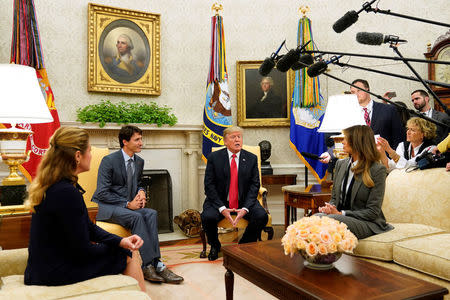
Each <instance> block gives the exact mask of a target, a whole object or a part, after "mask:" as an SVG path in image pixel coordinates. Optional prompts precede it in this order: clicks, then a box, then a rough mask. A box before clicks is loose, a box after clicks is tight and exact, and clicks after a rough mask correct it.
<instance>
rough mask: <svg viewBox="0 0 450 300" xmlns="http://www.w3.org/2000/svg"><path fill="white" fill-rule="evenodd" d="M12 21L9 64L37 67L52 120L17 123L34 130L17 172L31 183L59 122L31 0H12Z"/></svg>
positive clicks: (37, 73)
mask: <svg viewBox="0 0 450 300" xmlns="http://www.w3.org/2000/svg"><path fill="white" fill-rule="evenodd" d="M13 22H14V23H13V35H12V43H11V63H16V64H21V65H26V66H30V67H33V68H35V69H36V76H37V79H38V81H39V84H40V86H41V90H42V94H43V95H44V98H45V99H46V103H47V106H48V109H49V110H50V113H51V115H52V117H53V122H52V123H45V124H17V127H22V128H24V129H28V130H32V131H33V134H31V135H30V136H29V137H28V141H27V150H31V152H30V159H29V160H28V161H27V162H25V163H23V164H22V165H21V166H20V171H21V172H22V173H23V174H24V176H25V177H26V178H27V179H28V180H29V181H30V182H31V180H32V179H33V178H34V177H35V175H36V170H37V167H38V165H39V162H40V161H41V158H42V156H43V155H44V153H45V151H46V150H47V149H48V145H49V139H50V137H51V136H52V135H53V133H54V132H55V130H56V129H58V128H59V126H60V125H59V117H58V112H57V110H56V108H55V102H54V98H53V92H52V89H51V87H50V83H49V81H48V77H47V71H46V70H45V66H44V58H43V54H42V46H41V41H40V38H39V28H38V23H37V18H36V9H35V6H34V1H33V0H15V1H14V16H13Z"/></svg>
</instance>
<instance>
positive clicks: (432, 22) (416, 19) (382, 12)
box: [365, 7, 450, 27]
mask: <svg viewBox="0 0 450 300" xmlns="http://www.w3.org/2000/svg"><path fill="white" fill-rule="evenodd" d="M365 10H366V12H374V13H380V14H385V15H391V16H395V17H400V18H405V19H410V20H414V21H419V22H424V23H429V24H434V25H439V26H444V27H450V24H446V23H441V22H436V21H432V20H426V19H422V18H417V17H413V16H407V15H402V14H398V13H394V12H391V10H390V9H388V10H382V9H378V8H372V7H369V8H366V9H365Z"/></svg>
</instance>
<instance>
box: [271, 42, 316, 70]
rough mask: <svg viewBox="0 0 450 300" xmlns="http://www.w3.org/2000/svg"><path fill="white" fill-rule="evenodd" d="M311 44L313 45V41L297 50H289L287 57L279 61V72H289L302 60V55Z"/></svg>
mask: <svg viewBox="0 0 450 300" xmlns="http://www.w3.org/2000/svg"><path fill="white" fill-rule="evenodd" d="M309 43H311V40H309V41H308V42H307V43H305V44H304V45H303V46H302V47H301V48H298V47H297V48H296V49H291V50H289V52H288V53H286V55H285V56H283V57H282V58H280V60H278V62H277V70H278V71H280V72H287V71H288V70H289V69H290V68H291V66H292V65H293V64H294V63H295V62H297V61H298V60H299V59H300V53H301V52H302V51H303V49H305V48H306V46H308V44H309Z"/></svg>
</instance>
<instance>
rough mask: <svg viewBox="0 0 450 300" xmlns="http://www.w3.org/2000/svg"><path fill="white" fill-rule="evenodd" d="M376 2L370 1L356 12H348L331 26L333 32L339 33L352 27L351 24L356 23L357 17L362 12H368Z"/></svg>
mask: <svg viewBox="0 0 450 300" xmlns="http://www.w3.org/2000/svg"><path fill="white" fill-rule="evenodd" d="M375 1H376V0H372V1H371V2H370V3H369V2H366V3H364V4H363V7H362V8H361V9H360V10H358V11H357V12H356V11H354V10H350V11H348V12H347V13H346V14H345V15H344V16H343V17H342V18H340V19H339V20H337V21H336V22H335V23H334V24H333V30H334V31H335V32H336V33H341V32H342V31H344V30H345V29H347V28H349V27H350V26H352V25H353V24H355V23H356V21H358V15H359V13H360V12H362V11H363V10H365V11H367V12H368V10H369V8H370V6H371V5H372V4H373V3H374V2H375Z"/></svg>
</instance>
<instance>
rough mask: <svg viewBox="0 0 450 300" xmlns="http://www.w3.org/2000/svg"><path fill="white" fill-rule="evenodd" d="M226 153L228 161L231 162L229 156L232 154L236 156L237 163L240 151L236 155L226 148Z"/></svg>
mask: <svg viewBox="0 0 450 300" xmlns="http://www.w3.org/2000/svg"><path fill="white" fill-rule="evenodd" d="M227 152H228V159H229V161H231V156H232V155H233V154H236V159H237V161H239V155H241V151H239V152H238V153H233V152H231V151H230V150H228V148H227Z"/></svg>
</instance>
